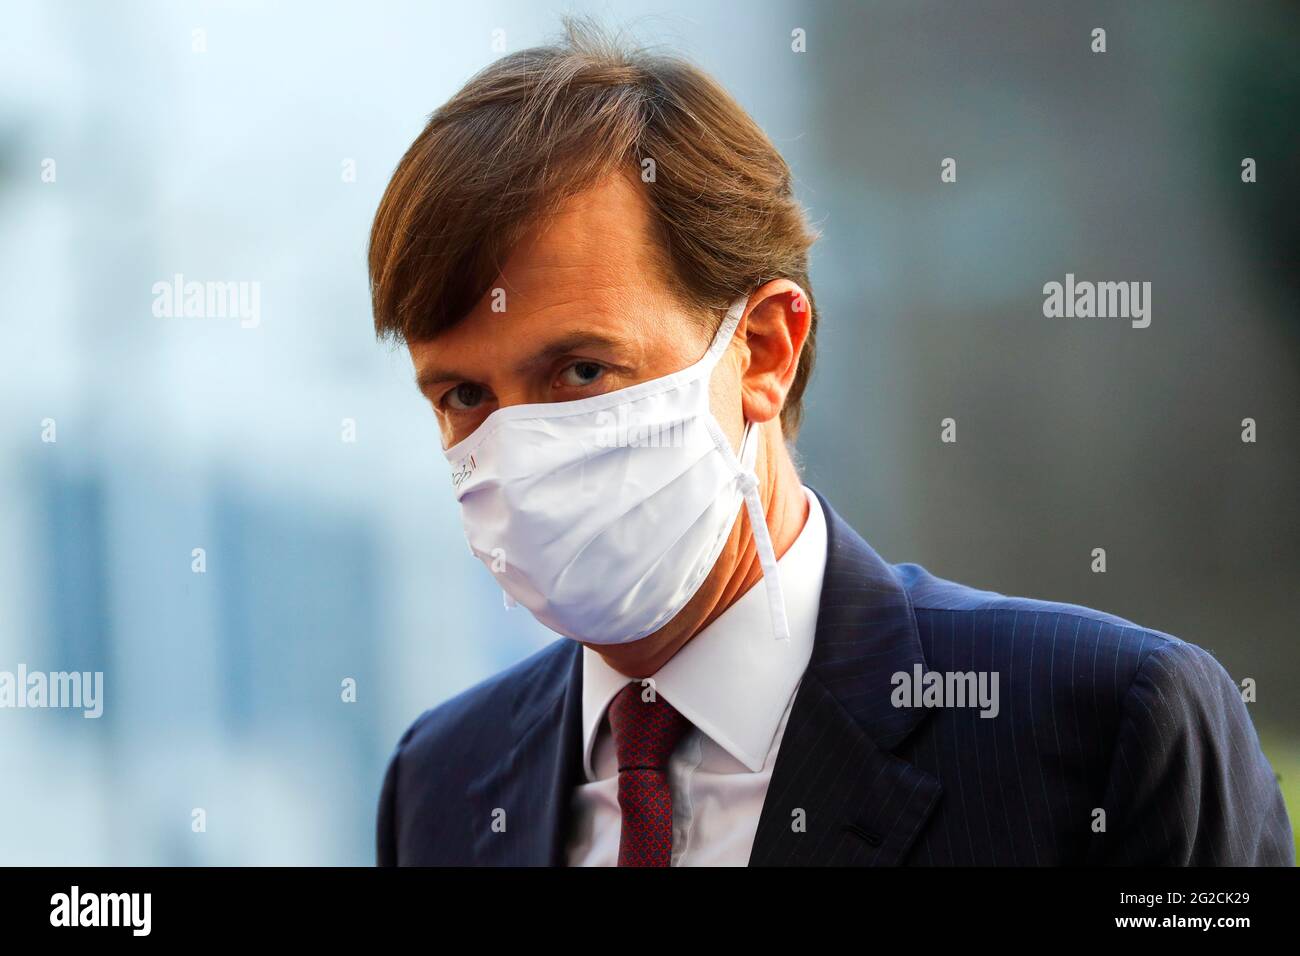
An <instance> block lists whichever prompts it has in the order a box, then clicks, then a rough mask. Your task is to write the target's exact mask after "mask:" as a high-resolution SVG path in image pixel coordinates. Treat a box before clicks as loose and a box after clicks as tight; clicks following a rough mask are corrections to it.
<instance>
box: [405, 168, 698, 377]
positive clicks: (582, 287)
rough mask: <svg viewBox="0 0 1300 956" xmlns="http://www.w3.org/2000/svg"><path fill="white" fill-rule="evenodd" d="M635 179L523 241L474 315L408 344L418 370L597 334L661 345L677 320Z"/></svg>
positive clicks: (558, 215) (575, 200)
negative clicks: (658, 340)
mask: <svg viewBox="0 0 1300 956" xmlns="http://www.w3.org/2000/svg"><path fill="white" fill-rule="evenodd" d="M645 188H652V187H648V186H646V185H644V184H641V183H640V181H639V180H638V179H636V178H634V177H632V176H630V175H623V174H620V175H616V176H613V177H610V178H609V179H607V180H605V181H603V182H601V183H599V184H597V185H596V186H593V187H591V188H589V189H587V190H585V191H584V192H581V193H578V194H577V195H575V196H573V197H572V198H570V199H569V200H568V201H566V202H565V203H564V204H563V205H562V206H561V207H560V208H559V209H558V210H557V211H556V212H555V213H554V214H552V215H551V216H550V217H548V218H547V219H546V220H545V221H543V222H540V223H538V224H536V225H534V226H533V227H531V228H530V229H528V230H527V231H526V232H525V233H524V235H523V236H522V237H521V238H520V240H519V242H518V243H517V244H516V245H515V247H514V249H513V250H512V251H511V253H510V256H509V258H508V259H507V261H506V263H505V265H504V266H503V267H502V269H501V272H500V274H499V275H498V277H497V280H496V282H494V283H493V287H492V288H491V289H489V290H488V291H487V293H486V294H485V295H484V296H483V298H482V299H481V300H480V301H479V302H478V304H477V305H476V306H475V308H474V309H473V311H471V312H470V313H469V314H468V315H467V316H466V317H465V318H464V319H462V320H461V321H460V322H458V323H456V324H455V325H453V326H452V327H450V328H448V329H445V330H443V331H442V332H440V333H439V334H438V335H437V336H435V337H434V338H432V339H429V340H427V341H424V342H412V343H409V348H410V351H411V354H412V357H413V358H414V359H415V361H416V365H417V368H418V367H419V366H421V365H422V364H428V363H431V362H433V361H435V360H439V364H443V363H444V362H446V361H447V360H449V359H452V358H453V357H454V358H456V359H458V360H462V359H463V360H471V361H477V362H480V363H481V362H482V361H484V360H486V359H488V358H489V356H491V355H496V356H498V357H504V353H506V352H510V351H512V350H515V349H518V348H521V347H536V346H538V345H540V344H543V343H542V339H543V338H545V339H547V340H558V339H560V338H563V337H566V336H573V335H574V334H576V333H582V332H594V333H597V334H605V335H608V336H610V337H617V338H620V339H622V340H624V341H627V342H634V341H637V340H639V339H643V338H645V337H662V335H663V329H664V321H665V320H666V319H668V318H669V313H678V314H679V315H680V314H681V307H680V306H679V305H677V302H676V298H675V296H674V294H673V290H672V287H671V285H670V284H669V279H668V276H667V270H666V268H665V266H664V256H663V254H662V251H661V247H660V246H659V244H658V240H657V238H656V231H655V228H654V223H653V218H652V216H653V214H652V212H651V209H650V205H649V202H648V201H647V199H646V197H645V194H644V192H643V190H644V189H645Z"/></svg>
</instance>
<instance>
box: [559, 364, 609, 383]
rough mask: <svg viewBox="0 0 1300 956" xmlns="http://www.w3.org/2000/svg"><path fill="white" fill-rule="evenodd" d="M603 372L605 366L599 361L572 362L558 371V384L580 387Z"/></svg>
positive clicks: (591, 381)
mask: <svg viewBox="0 0 1300 956" xmlns="http://www.w3.org/2000/svg"><path fill="white" fill-rule="evenodd" d="M603 374H605V366H603V365H601V364H600V363H599V362H574V363H573V364H572V365H569V366H567V367H566V368H565V369H564V371H562V372H561V373H560V384H561V385H567V386H569V387H570V388H582V387H583V386H585V385H590V384H592V383H593V382H595V381H596V380H597V379H599V378H600V377H601V376H602V375H603Z"/></svg>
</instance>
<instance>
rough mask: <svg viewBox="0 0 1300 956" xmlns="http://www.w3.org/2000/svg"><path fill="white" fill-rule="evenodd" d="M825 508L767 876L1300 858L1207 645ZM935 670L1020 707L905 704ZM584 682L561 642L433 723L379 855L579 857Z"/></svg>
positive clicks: (768, 836)
mask: <svg viewBox="0 0 1300 956" xmlns="http://www.w3.org/2000/svg"><path fill="white" fill-rule="evenodd" d="M822 505H823V507H824V508H825V510H826V515H827V532H828V544H827V547H828V554H827V563H826V574H825V582H824V585H823V590H822V598H821V607H820V611H819V614H818V620H817V633H816V638H815V641H814V648H813V654H812V660H811V662H810V663H809V666H808V670H807V671H806V672H805V674H804V677H803V681H802V682H801V684H800V686H799V690H798V692H797V694H796V697H795V702H794V707H793V710H792V711H791V714H790V719H789V723H788V725H787V727H786V731H785V736H784V737H783V738H782V741H781V747H780V751H779V753H778V754H777V761H776V766H775V769H774V771H773V774H772V781H771V784H770V788H769V790H768V794H767V799H766V802H765V803H764V806H763V811H762V815H761V817H760V820H759V824H758V831H757V834H756V836H755V840H754V847H753V852H752V854H751V857H750V865H752V866H768V865H783V864H793V865H853V866H859V865H865V866H885V865H898V864H906V865H915V866H924V865H951V864H956V865H969V864H976V865H992V864H996V865H1022V866H1024V865H1059V864H1120V865H1125V864H1132V865H1141V864H1184V865H1185V864H1191V865H1220V866H1221V865H1241V864H1287V865H1291V864H1293V863H1294V860H1295V847H1294V842H1293V837H1292V833H1291V827H1290V823H1289V821H1288V819H1287V813H1286V809H1285V807H1284V806H1283V803H1282V797H1281V794H1280V792H1279V789H1278V786H1277V782H1276V779H1275V777H1274V774H1273V771H1272V769H1271V768H1270V767H1269V764H1268V761H1267V760H1266V759H1265V757H1264V755H1263V753H1262V752H1261V751H1260V747H1259V740H1258V738H1257V737H1256V735H1255V729H1254V727H1253V726H1252V724H1251V720H1250V717H1249V716H1248V715H1247V712H1246V706H1245V704H1243V702H1242V699H1241V695H1240V692H1239V690H1238V688H1237V686H1236V685H1235V684H1234V683H1233V681H1232V679H1231V678H1229V676H1228V675H1227V673H1225V671H1224V670H1223V668H1222V667H1221V666H1220V665H1219V663H1218V662H1217V661H1216V660H1215V659H1214V658H1213V657H1211V656H1210V655H1209V654H1208V653H1207V652H1205V651H1203V650H1201V649H1200V648H1198V647H1196V646H1194V645H1192V644H1187V643H1184V642H1183V641H1180V640H1178V639H1177V638H1174V637H1171V636H1169V635H1167V634H1161V633H1158V632H1155V631H1150V630H1145V629H1143V628H1140V627H1137V626H1135V625H1133V624H1130V623H1128V622H1127V621H1123V620H1120V619H1119V618H1116V617H1112V616H1110V615H1107V614H1102V613H1099V612H1096V611H1091V610H1088V609H1086V608H1082V607H1076V606H1074V605H1068V604H1053V603H1047V602H1044V601H1032V600H1026V599H1023V598H1010V597H1004V596H1003V595H1000V594H994V593H990V592H987V591H976V590H973V589H971V588H967V587H963V586H961V585H959V584H954V583H952V582H949V581H943V580H940V579H938V578H935V577H933V576H932V575H930V574H929V573H928V572H926V571H925V570H924V569H923V568H921V567H918V566H917V565H914V564H900V565H894V566H890V565H888V564H886V563H885V562H884V561H882V560H881V559H880V557H879V556H878V555H877V554H876V553H875V552H874V551H873V550H872V549H871V548H870V547H869V546H868V545H867V543H866V542H865V541H863V540H862V539H861V538H860V537H859V536H858V535H857V534H856V533H855V532H854V531H853V529H852V528H850V527H849V526H848V525H846V524H845V523H844V522H843V521H842V520H841V519H840V518H839V517H838V516H837V515H836V514H835V513H834V512H833V511H832V510H831V509H830V507H829V505H827V504H826V502H825V501H823V502H822ZM917 666H919V667H920V668H921V669H922V671H924V672H930V671H935V672H940V673H948V672H963V673H965V672H976V673H978V672H987V673H996V674H997V675H998V688H999V698H1000V700H999V708H998V713H997V716H995V717H991V718H990V717H981V716H980V713H981V711H980V709H979V708H977V707H952V706H948V707H924V706H922V707H918V706H903V707H898V706H894V703H893V701H892V698H893V696H894V692H895V689H896V687H897V684H896V682H895V675H897V674H900V673H905V674H909V675H913V674H915V673H917V671H916V670H915V668H916V667H917ZM581 683H582V668H581V648H580V646H579V645H578V644H577V643H575V642H573V641H569V640H557V641H556V642H555V643H553V644H551V645H549V646H547V647H546V648H544V649H543V650H542V651H540V652H539V653H537V654H535V655H533V656H532V657H530V658H529V659H528V660H525V661H523V662H522V663H520V664H518V665H516V666H515V667H513V668H511V669H509V670H507V671H505V672H504V673H502V674H499V675H497V676H496V677H494V678H492V679H490V680H488V681H485V682H484V683H482V684H479V685H478V686H476V687H474V688H471V689H470V690H467V691H465V692H464V693H462V694H460V695H459V696H457V697H455V698H454V699H452V700H450V701H448V702H446V703H444V704H442V705H441V706H439V707H436V708H434V709H432V710H430V711H427V712H426V713H425V714H423V715H422V716H421V717H420V718H419V719H418V720H416V721H415V723H414V724H413V725H412V726H411V727H410V729H409V730H407V731H406V733H405V735H403V737H402V739H401V741H400V742H399V743H398V745H397V749H396V750H395V752H394V754H393V756H392V758H391V760H390V763H389V766H388V771H387V773H386V775H385V778H384V782H383V788H382V793H381V796H380V805H379V818H378V861H379V863H380V864H381V865H392V864H400V865H472V864H482V865H541V866H544V865H562V864H563V863H564V848H565V837H566V824H567V817H568V812H569V806H570V801H571V798H572V791H573V788H574V787H575V786H576V785H577V784H578V783H579V782H580V780H581V775H582V770H581V754H580V750H581V730H580V727H579V724H580V716H581V710H582V707H581V699H582V688H581ZM494 819H495V820H497V821H498V826H496V827H494V826H493V822H494ZM502 819H503V820H504V823H505V828H504V831H501V827H500V825H499V822H500V821H501V820H502Z"/></svg>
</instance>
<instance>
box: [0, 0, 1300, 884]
mask: <svg viewBox="0 0 1300 956" xmlns="http://www.w3.org/2000/svg"><path fill="white" fill-rule="evenodd" d="M584 12H585V13H591V14H594V15H595V16H597V17H599V18H600V19H601V20H602V21H603V22H604V23H606V24H607V25H609V26H614V27H626V28H629V29H630V30H631V32H632V33H633V34H634V35H635V36H637V37H638V38H640V39H641V40H643V41H646V42H649V43H658V44H662V45H664V46H665V47H667V48H669V49H673V50H677V51H679V52H681V53H684V54H686V55H688V56H690V57H691V58H692V59H694V60H696V61H697V62H698V63H700V64H701V65H703V66H704V67H705V68H706V69H708V70H709V71H710V72H712V73H714V74H715V75H716V76H717V77H718V78H719V79H720V80H721V81H722V82H723V84H724V85H725V86H727V87H728V88H729V89H730V90H732V91H733V93H734V94H735V95H736V96H737V98H738V99H739V100H740V101H741V103H742V104H744V105H745V106H746V107H747V108H748V109H749V110H750V111H751V113H752V114H753V115H754V117H755V118H756V119H757V120H758V122H759V123H760V124H761V125H762V126H763V128H764V129H765V130H767V132H768V134H769V135H770V136H771V138H772V140H773V141H774V142H775V143H776V145H777V147H778V148H779V149H781V150H782V151H783V153H784V154H785V156H786V157H787V159H788V160H789V162H790V164H791V166H792V168H793V170H794V172H795V175H796V178H797V181H798V192H799V195H800V198H801V200H802V201H803V202H804V204H805V205H806V206H807V208H808V210H809V212H810V214H811V216H812V218H813V219H814V221H815V222H816V223H817V224H818V225H819V227H820V229H821V230H822V232H823V238H822V240H821V242H820V243H819V245H818V246H817V247H816V250H815V256H814V267H813V273H812V274H813V283H814V287H815V290H816V294H817V302H818V306H819V307H820V309H821V322H822V325H821V332H820V346H819V349H818V370H817V373H816V375H815V376H814V379H813V384H812V388H811V391H810V394H809V411H808V415H807V420H806V425H805V428H804V431H803V433H802V435H801V436H800V440H799V444H798V451H799V454H800V457H801V460H802V462H803V467H804V471H805V480H806V481H807V482H808V483H809V484H811V485H813V486H814V487H816V488H818V489H819V490H821V491H822V492H823V493H825V494H826V495H828V496H829V498H830V499H831V500H832V501H833V502H834V503H835V504H836V507H837V508H838V509H839V511H840V512H841V514H842V515H843V516H844V517H845V518H847V519H848V520H849V521H850V522H851V523H852V524H854V525H855V526H856V527H857V529H858V530H859V531H860V532H861V533H862V534H863V535H864V536H865V537H866V538H867V539H868V540H869V541H870V542H871V543H872V544H873V545H874V547H875V548H876V549H877V550H878V551H879V552H880V553H881V554H882V555H883V556H884V557H885V558H886V559H887V560H890V561H895V562H899V561H916V562H919V563H921V564H924V565H925V566H926V567H927V568H929V569H930V570H931V571H932V572H934V573H936V574H938V575H940V576H942V577H948V578H953V579H956V580H960V581H963V582H965V583H968V584H971V585H974V586H977V587H981V588H987V589H991V590H997V591H1001V592H1004V593H1008V594H1016V595H1027V596H1033V597H1040V598H1048V599H1055V600H1066V601H1070V602H1073V603H1079V604H1086V605H1091V606H1095V607H1099V608H1101V609H1104V610H1107V611H1110V612H1112V613H1116V614H1119V615H1121V616H1124V617H1127V618H1129V619H1131V620H1134V621H1136V622H1137V623H1139V624H1141V625H1144V626H1146V627H1151V628H1155V629H1158V630H1162V631H1167V632H1170V633H1173V634H1176V635H1178V636H1180V637H1182V638H1184V639H1186V640H1189V641H1192V642H1194V643H1197V644H1200V645H1201V646H1203V647H1206V648H1208V649H1210V650H1211V651H1212V652H1213V653H1214V654H1215V655H1216V656H1217V657H1218V658H1219V660H1220V661H1221V662H1222V663H1223V665H1224V666H1225V667H1226V668H1227V669H1228V671H1229V673H1231V674H1232V675H1233V677H1234V678H1235V679H1236V680H1238V681H1242V680H1244V679H1247V678H1250V679H1253V680H1254V681H1255V682H1256V685H1257V699H1256V701H1255V702H1253V703H1251V704H1250V705H1249V709H1250V712H1251V714H1252V716H1253V717H1254V720H1255V723H1256V726H1257V727H1258V729H1259V731H1260V733H1261V736H1262V738H1263V740H1264V745H1265V750H1266V752H1267V754H1268V756H1269V758H1270V760H1271V761H1272V762H1273V765H1274V768H1275V770H1276V771H1277V772H1278V773H1279V775H1281V777H1282V784H1283V788H1284V791H1285V792H1286V793H1287V797H1288V801H1289V804H1290V808H1291V815H1292V818H1293V820H1296V819H1297V818H1300V700H1298V699H1297V695H1296V693H1295V690H1296V688H1297V681H1298V679H1300V649H1298V648H1297V600H1296V598H1297V590H1298V588H1297V582H1298V581H1300V500H1298V496H1297V488H1298V487H1300V425H1298V424H1297V410H1298V409H1300V361H1298V357H1300V350H1298V349H1297V344H1298V343H1297V339H1298V338H1300V124H1298V123H1297V117H1300V57H1297V56H1296V52H1297V50H1298V49H1300V9H1298V8H1297V5H1296V4H1294V3H1289V2H1286V3H1284V2H1255V3H1250V4H1232V3H1226V2H1225V3H1217V4H1208V3H1205V4H1202V3H1186V2H1171V3H1143V4H1128V3H1118V2H1117V3H1093V4H1080V3H1067V2H1046V3H1045V2H1041V0H1032V2H1031V0H1023V2H1015V3H1011V2H1001V3H934V2H908V3H902V2H895V3H864V2H848V0H845V2H837V3H832V2H825V3H818V4H815V5H808V4H800V3H797V2H795V0H788V2H780V0H735V2H706V0H682V2H678V0H671V2H628V3H570V4H566V5H548V4H539V3H535V2H525V0H519V2H477V3H474V4H456V5H452V4H433V3H428V2H418V3H415V2H413V3H402V2H389V3H383V4H374V5H365V4H341V3H324V4H309V3H305V2H300V3H251V2H234V3H221V4H204V3H164V2H152V3H149V2H128V3H121V4H112V5H95V4H91V3H78V2H39V3H38V2H25V0H17V2H15V0H9V2H7V3H6V4H5V5H4V9H3V13H2V14H0V15H2V16H3V29H2V30H0V323H3V349H2V350H0V355H2V356H3V357H2V358H0V488H2V489H3V494H0V671H10V672H14V671H16V670H17V669H18V667H19V665H25V666H26V667H27V668H28V669H29V670H31V671H36V670H42V671H57V670H77V671H103V672H104V682H105V689H104V697H105V701H104V715H103V717H101V718H100V719H98V720H87V719H83V718H82V716H81V712H80V711H75V710H63V711H60V710H15V709H0V779H3V781H4V786H3V787H0V863H5V864H92V865H94V864H123V865H126V864H143V865H150V864H369V863H371V862H373V859H374V852H373V818H374V809H375V803H376V799H377V795H378V790H379V783H380V779H381V776H382V773H383V768H384V764H385V761H386V759H387V757H388V755H389V753H390V751H391V749H392V747H393V745H394V744H395V743H396V740H397V738H398V736H399V735H400V734H401V732H402V731H403V730H404V729H405V727H406V726H407V725H408V724H409V723H410V722H411V720H413V719H414V718H415V717H416V716H417V715H418V714H419V713H420V712H421V711H422V710H424V709H425V708H427V707H429V706H432V705H434V704H436V703H438V702H439V701H441V700H444V699H446V698H447V697H449V696H451V695H452V694H453V693H455V692H457V691H459V690H461V689H463V688H465V687H467V686H469V685H470V684H471V683H473V682H475V681H477V680H478V679H481V678H483V677H486V676H488V675H490V674H492V673H494V672H496V671H497V670H499V669H501V668H502V667H504V666H506V665H508V664H510V663H512V662H513V661H515V660H518V659H520V658H522V657H524V656H526V655H527V654H529V653H531V652H532V651H533V650H535V649H536V648H538V647H540V646H541V645H543V644H544V643H546V641H547V640H549V637H548V632H545V631H544V630H542V629H541V628H540V627H539V626H538V625H536V624H534V623H533V622H532V621H531V619H529V618H528V617H527V616H526V615H525V614H524V613H523V612H521V611H513V612H507V611H506V610H504V609H503V607H502V601H501V596H500V592H499V591H498V590H497V588H496V586H495V585H494V584H493V582H492V580H491V579H490V575H489V574H488V573H487V571H486V570H484V569H483V568H482V567H481V566H480V565H479V564H477V563H476V562H474V561H472V560H471V559H470V558H469V557H468V555H467V554H466V551H465V548H464V545H463V538H462V533H461V530H460V525H459V518H458V514H457V511H456V507H455V503H454V501H453V499H452V496H451V494H450V491H449V486H448V482H447V475H446V468H447V465H446V463H445V460H444V459H443V458H442V456H441V454H440V451H439V444H438V436H437V433H436V430H435V427H434V422H433V419H432V415H431V413H430V411H429V409H428V407H427V405H426V404H425V403H424V402H423V401H422V400H421V399H420V398H419V396H418V395H417V393H416V390H415V388H414V385H413V383H412V377H411V370H410V364H409V360H408V358H407V357H406V355H405V353H404V352H402V351H394V350H393V349H391V348H390V347H387V346H380V345H378V344H376V342H375V341H374V337H373V333H372V327H371V320H370V315H369V301H368V294H367V285H366V270H365V246H366V240H367V235H368V230H369V226H370V220H371V217H372V215H373V213H374V210H375V207H376V204H377V203H378V200H379V196H380V194H381V192H382V190H383V188H384V186H385V184H386V182H387V178H388V175H389V174H390V173H391V171H392V169H393V167H394V165H395V164H396V162H397V160H398V158H399V157H400V156H401V154H402V153H403V151H404V150H405V149H406V147H407V145H408V144H409V143H410V142H411V140H412V139H413V138H414V137H415V136H416V134H417V133H418V132H419V130H420V129H421V128H422V126H423V124H424V121H425V119H426V118H427V116H428V114H429V113H430V112H431V111H432V110H433V109H434V108H435V107H436V106H438V105H439V104H440V103H441V102H443V101H444V100H445V99H446V98H448V97H449V96H450V95H451V94H452V93H453V92H454V91H455V90H456V89H457V88H458V87H459V86H460V85H461V84H462V83H463V82H464V81H465V80H466V79H467V78H468V77H469V76H470V75H471V74H472V73H473V72H475V71H476V70H478V69H479V68H481V67H482V66H484V65H486V64H487V63H488V62H490V61H491V60H493V59H495V58H496V57H497V56H499V55H500V54H501V52H502V50H506V51H508V50H515V49H519V48H522V47H527V46H532V45H536V44H537V43H540V42H545V41H548V40H551V39H553V38H554V37H555V35H556V34H557V32H558V30H559V26H560V24H559V16H560V14H563V13H584ZM1098 27H1100V28H1103V29H1105V30H1106V44H1107V48H1106V52H1105V53H1104V54H1102V53H1094V52H1092V50H1091V46H1092V30H1093V29H1094V28H1098ZM795 29H802V30H803V31H805V36H806V52H804V53H795V52H792V49H791V44H792V37H791V34H792V31H793V30H795ZM494 43H495V44H496V48H494ZM1246 157H1250V158H1253V159H1254V160H1255V161H1256V164H1257V170H1258V173H1257V175H1258V181H1257V182H1255V183H1249V184H1248V183H1243V182H1242V179H1241V163H1242V160H1243V159H1244V158H1246ZM946 158H953V159H955V160H956V171H957V181H956V182H955V183H944V182H941V181H940V164H941V162H942V161H943V160H944V159H946ZM1066 273H1073V274H1074V275H1076V276H1077V277H1078V278H1080V279H1090V280H1094V281H1103V280H1112V281H1149V282H1150V283H1151V284H1152V312H1151V316H1152V322H1151V325H1150V327H1149V328H1147V329H1133V328H1131V327H1130V325H1129V323H1128V322H1127V321H1124V320H1118V319H1104V320H1103V319H1048V318H1044V316H1043V312H1042V306H1043V291H1042V289H1043V285H1044V283H1047V282H1051V281H1064V278H1065V275H1066ZM178 274H179V275H182V276H184V281H191V280H197V281H232V282H245V283H250V284H252V283H255V284H256V287H257V289H258V291H259V296H260V299H259V313H258V317H257V321H256V322H255V323H254V322H250V321H245V322H241V321H239V319H238V318H202V319H197V318H166V317H159V316H158V315H156V314H155V312H156V300H157V294H156V292H155V284H156V283H160V282H162V283H171V282H172V281H173V280H174V277H175V276H177V275H178ZM945 418H953V419H955V421H956V423H957V441H956V442H955V443H943V442H941V441H940V422H941V420H942V419H945ZM1244 418H1252V419H1254V420H1255V421H1256V423H1257V434H1258V440H1257V441H1256V442H1254V443H1243V441H1242V440H1241V432H1242V419H1244ZM51 438H53V439H54V440H50V439H51ZM1094 548H1104V549H1105V550H1106V555H1107V571H1106V573H1104V574H1097V573H1093V571H1092V570H1091V565H1092V560H1093V559H1092V552H1093V549H1094ZM196 549H202V551H201V552H199V555H200V556H201V564H200V563H199V562H200V557H196ZM200 567H201V568H202V571H201V573H199V572H198V571H196V568H200ZM349 679H351V680H352V681H355V686H356V700H355V702H345V701H344V700H343V691H342V688H343V685H344V682H345V681H347V680H349ZM196 809H201V810H203V811H204V814H205V820H206V829H205V831H204V832H195V831H194V829H193V826H192V824H193V821H194V816H193V812H194V810H196Z"/></svg>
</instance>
